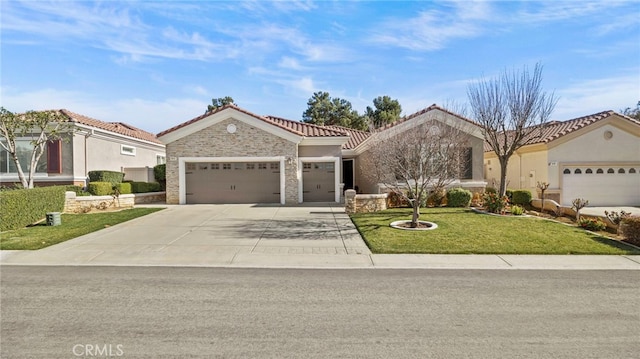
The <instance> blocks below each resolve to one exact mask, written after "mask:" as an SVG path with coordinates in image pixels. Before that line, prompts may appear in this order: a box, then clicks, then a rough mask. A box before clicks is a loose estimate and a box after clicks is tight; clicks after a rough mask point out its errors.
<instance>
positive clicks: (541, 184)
mask: <svg viewBox="0 0 640 359" xmlns="http://www.w3.org/2000/svg"><path fill="white" fill-rule="evenodd" d="M549 186H550V184H549V183H548V182H538V183H537V184H536V187H537V188H538V190H540V212H543V213H544V192H545V191H546V190H547V189H548V188H549Z"/></svg>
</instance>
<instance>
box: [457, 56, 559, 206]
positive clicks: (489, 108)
mask: <svg viewBox="0 0 640 359" xmlns="http://www.w3.org/2000/svg"><path fill="white" fill-rule="evenodd" d="M467 95H468V97H469V103H470V112H471V116H472V118H473V119H474V120H475V121H476V122H478V124H480V126H482V128H483V129H484V135H485V141H486V142H487V143H488V144H489V145H490V146H491V149H492V150H493V151H494V152H495V154H496V156H497V157H498V160H499V161H500V188H499V195H500V196H503V195H504V194H505V193H506V189H507V188H506V187H507V186H506V178H507V164H508V163H509V158H510V157H511V156H512V155H513V153H514V152H515V151H516V150H518V149H519V148H520V147H522V146H523V145H524V144H525V143H526V142H527V141H528V140H529V139H531V138H533V137H534V136H540V135H541V134H542V130H543V128H544V125H545V124H546V122H547V121H548V120H549V117H550V116H551V113H552V112H553V109H554V108H555V106H556V103H557V102H558V100H557V98H556V97H555V95H554V93H553V92H552V93H547V92H545V91H543V90H542V65H540V64H536V66H535V68H534V70H533V73H530V72H529V70H528V69H527V68H526V67H525V68H524V69H523V70H522V71H521V72H517V71H511V72H509V71H506V70H505V72H504V73H503V74H502V75H501V76H500V77H498V78H494V79H489V80H487V79H482V80H480V81H478V82H476V83H472V84H470V85H469V87H468V89H467Z"/></svg>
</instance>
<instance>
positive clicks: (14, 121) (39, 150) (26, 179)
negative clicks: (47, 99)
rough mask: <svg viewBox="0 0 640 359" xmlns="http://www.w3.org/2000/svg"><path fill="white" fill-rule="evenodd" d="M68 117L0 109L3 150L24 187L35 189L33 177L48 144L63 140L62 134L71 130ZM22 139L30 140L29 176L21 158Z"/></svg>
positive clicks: (0, 144)
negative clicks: (19, 143) (13, 164)
mask: <svg viewBox="0 0 640 359" xmlns="http://www.w3.org/2000/svg"><path fill="white" fill-rule="evenodd" d="M70 129H71V127H70V124H69V123H68V122H67V118H66V117H65V116H64V115H63V114H62V113H61V112H60V111H55V110H51V111H27V112H25V113H17V114H14V113H13V112H10V111H8V110H7V109H5V108H4V107H0V136H1V138H0V146H2V148H4V149H5V150H6V151H7V152H8V153H9V155H10V156H11V159H12V160H13V162H14V163H15V165H16V169H17V171H18V178H19V179H20V182H21V183H22V187H24V188H33V177H34V174H35V172H36V167H37V165H38V162H39V161H40V157H42V155H43V154H44V152H45V150H46V145H47V142H48V141H52V140H56V139H60V136H61V133H62V132H64V131H67V130H70ZM19 137H29V138H31V141H30V143H31V145H32V146H33V150H32V151H31V157H30V163H29V167H28V169H29V174H28V176H27V175H25V173H24V170H23V168H22V164H21V163H20V159H19V157H18V151H19V148H18V146H17V143H16V142H17V139H18V138H19Z"/></svg>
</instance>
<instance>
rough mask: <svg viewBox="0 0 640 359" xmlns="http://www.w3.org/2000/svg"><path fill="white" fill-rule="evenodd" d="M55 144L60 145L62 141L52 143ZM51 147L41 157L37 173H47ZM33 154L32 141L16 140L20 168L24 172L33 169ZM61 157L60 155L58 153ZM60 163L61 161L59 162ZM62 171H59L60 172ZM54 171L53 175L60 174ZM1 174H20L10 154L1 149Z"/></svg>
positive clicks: (47, 147) (46, 148)
mask: <svg viewBox="0 0 640 359" xmlns="http://www.w3.org/2000/svg"><path fill="white" fill-rule="evenodd" d="M52 142H53V143H56V142H57V143H58V145H59V143H60V141H52ZM49 149H50V148H49V146H46V147H45V150H44V151H45V152H44V153H43V154H42V157H40V161H38V164H37V165H36V173H47V172H48V171H47V169H48V167H47V160H48V159H49V154H48V150H49ZM32 152H33V145H31V143H30V140H27V139H25V140H16V153H17V155H18V160H19V161H20V166H21V167H22V170H23V171H24V172H28V171H29V169H30V167H31V153H32ZM58 155H59V153H58ZM58 161H59V160H58ZM59 170H61V169H57V170H56V171H59ZM56 171H52V172H51V173H60V172H56ZM0 173H3V174H8V173H14V174H15V173H18V169H17V168H16V163H15V162H14V161H13V158H11V155H10V154H9V152H7V151H6V150H5V149H4V148H2V147H0Z"/></svg>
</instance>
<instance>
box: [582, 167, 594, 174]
mask: <svg viewBox="0 0 640 359" xmlns="http://www.w3.org/2000/svg"><path fill="white" fill-rule="evenodd" d="M584 173H588V174H591V173H593V171H592V170H591V168H587V170H586V171H584Z"/></svg>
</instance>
